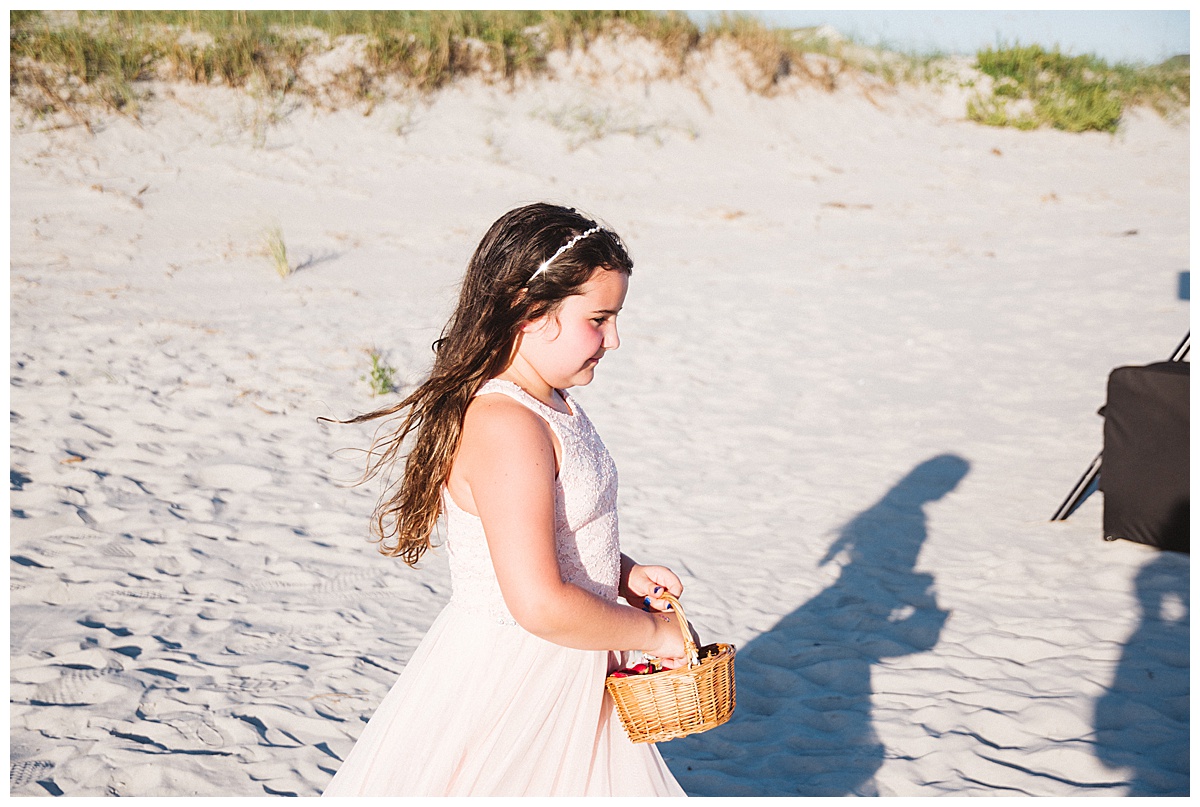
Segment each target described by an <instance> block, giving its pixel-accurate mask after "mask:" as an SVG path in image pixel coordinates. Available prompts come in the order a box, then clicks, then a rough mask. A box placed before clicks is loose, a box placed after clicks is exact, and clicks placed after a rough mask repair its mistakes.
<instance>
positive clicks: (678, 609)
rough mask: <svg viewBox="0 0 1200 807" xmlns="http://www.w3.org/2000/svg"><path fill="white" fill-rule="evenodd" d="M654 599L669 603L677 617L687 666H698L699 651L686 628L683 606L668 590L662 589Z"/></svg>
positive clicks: (686, 622)
mask: <svg viewBox="0 0 1200 807" xmlns="http://www.w3.org/2000/svg"><path fill="white" fill-rule="evenodd" d="M656 599H660V600H666V601H667V602H669V603H671V609H672V610H673V611H674V612H675V614H676V616H678V617H679V619H678V620H677V623H676V624H677V625H678V626H679V630H680V632H681V633H682V634H683V652H684V655H685V656H686V657H687V663H688V668H689V669H690V668H692V667H696V666H698V665H699V664H700V651H699V650H698V649H697V648H696V643H695V642H693V641H692V632H691V631H690V630H689V629H688V621H687V617H686V616H685V615H684V613H683V606H682V605H680V604H679V600H677V599H675V595H674V594H672V593H671V592H669V591H664V592H663V593H662V594H659V595H657V596H656Z"/></svg>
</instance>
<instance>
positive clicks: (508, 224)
mask: <svg viewBox="0 0 1200 807" xmlns="http://www.w3.org/2000/svg"><path fill="white" fill-rule="evenodd" d="M596 226H597V225H596V223H595V222H594V221H592V220H590V219H588V218H586V217H584V216H582V215H580V214H579V213H577V212H576V211H575V210H572V209H571V208H566V207H559V206H557V205H550V204H545V203H538V204H531V205H526V206H525V207H519V208H517V209H516V210H510V211H509V212H508V213H505V214H504V215H503V216H501V217H500V218H499V219H497V220H496V222H495V223H494V224H493V225H492V226H491V227H490V228H489V229H488V231H487V233H485V234H484V236H483V240H482V241H480V242H479V246H478V247H477V248H476V249H475V254H474V255H472V256H471V260H470V262H469V263H468V264H467V274H466V277H464V278H463V282H462V288H461V290H460V292H459V297H458V306H457V307H456V308H455V309H454V313H453V315H451V317H450V321H449V322H448V323H446V327H445V328H443V329H442V335H441V338H440V339H438V340H437V341H436V342H434V343H433V350H434V362H433V370H432V371H431V372H430V375H429V378H428V379H427V380H426V381H425V382H424V383H423V384H421V385H420V386H419V387H417V388H416V389H415V390H413V392H411V393H410V394H409V395H408V396H407V397H406V398H405V399H404V400H402V401H400V403H398V404H395V405H393V406H387V407H383V408H382V409H378V410H376V411H374V412H369V413H367V414H365V415H359V416H358V417H355V418H351V419H349V420H344V421H337V422H339V423H362V422H364V421H368V420H376V419H378V418H393V421H392V423H394V424H396V425H395V426H394V428H391V429H390V431H388V430H384V431H385V433H384V434H382V435H380V436H377V437H376V438H375V440H374V441H373V442H372V444H371V447H370V449H369V450H368V452H367V468H366V471H365V472H364V474H363V477H362V479H361V480H359V482H360V483H362V482H366V481H367V480H369V479H372V478H374V477H375V476H377V475H378V474H380V473H384V474H385V479H389V478H390V476H391V473H392V472H393V470H394V468H395V467H396V465H397V464H398V462H399V461H400V459H401V457H402V450H403V447H404V444H405V442H406V441H407V440H408V438H409V437H414V438H415V439H413V440H412V441H411V442H412V450H411V451H410V452H409V453H408V454H407V455H406V457H405V462H404V475H403V477H402V478H401V480H400V482H399V483H398V484H395V483H390V484H388V485H387V486H386V488H385V490H384V493H383V494H382V495H381V496H380V499H379V502H378V504H376V506H375V512H374V514H373V515H372V518H371V532H372V534H373V535H374V536H375V538H376V540H378V541H379V551H380V552H382V553H383V554H385V555H388V556H391V557H399V558H402V559H403V560H404V562H405V563H407V564H408V565H409V566H415V565H416V563H417V561H419V560H420V559H421V556H422V555H423V554H425V552H426V550H428V549H429V548H430V547H431V546H432V542H431V537H432V534H433V530H434V527H435V526H436V524H437V520H438V516H439V515H440V514H441V510H442V499H441V490H442V486H443V485H444V484H445V482H446V479H447V478H448V477H449V475H450V467H451V465H452V464H453V462H454V456H455V454H456V453H457V451H458V444H459V440H460V439H461V438H462V426H463V419H464V418H465V416H466V413H467V406H468V405H469V404H470V403H471V399H472V398H473V397H474V396H475V393H476V392H477V391H478V390H479V388H480V387H481V386H482V385H483V383H484V382H485V381H487V380H488V379H490V378H494V377H496V376H497V375H499V374H500V373H502V372H504V370H505V369H507V368H508V365H509V363H510V362H511V361H512V358H513V351H514V349H515V346H516V339H517V334H518V333H519V331H520V328H521V325H522V324H524V323H526V322H529V321H530V320H534V319H537V318H538V317H540V316H542V315H543V314H546V313H552V312H554V311H555V310H556V309H557V308H558V306H559V304H560V303H561V302H562V301H563V300H564V299H565V298H567V297H570V296H571V295H574V294H579V293H581V291H582V287H583V285H584V284H585V283H587V281H588V279H589V278H590V277H591V276H592V273H593V272H594V271H595V270H596V269H606V270H610V271H616V272H623V273H625V274H627V275H628V274H632V272H633V261H632V260H630V258H629V253H628V252H627V251H626V249H625V245H624V244H623V243H622V242H621V239H620V238H619V237H618V236H617V234H616V233H614V232H612V231H611V230H608V229H601V230H600V231H599V232H596V233H593V234H592V235H589V236H588V237H587V238H583V239H581V240H579V241H578V242H576V243H575V245H574V246H572V247H571V248H570V249H568V250H566V251H565V252H563V253H562V254H561V255H559V256H558V257H557V258H555V259H554V261H553V263H551V264H550V266H549V268H548V269H547V270H546V271H545V272H542V273H541V274H539V275H538V276H537V277H536V278H533V279H532V280H531V277H532V275H533V273H534V272H535V271H536V270H537V268H538V266H539V265H540V264H541V263H542V262H543V261H545V260H547V259H548V258H550V257H551V256H552V255H554V253H555V252H556V251H557V250H558V249H559V247H561V246H563V245H564V244H566V243H567V241H569V240H570V239H571V238H573V237H574V236H576V235H579V234H580V233H583V232H585V231H587V230H589V229H592V228H593V227H596ZM388 425H389V426H390V425H391V424H388Z"/></svg>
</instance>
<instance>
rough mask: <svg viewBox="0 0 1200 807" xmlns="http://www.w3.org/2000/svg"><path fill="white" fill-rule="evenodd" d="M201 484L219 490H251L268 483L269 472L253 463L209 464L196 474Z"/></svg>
mask: <svg viewBox="0 0 1200 807" xmlns="http://www.w3.org/2000/svg"><path fill="white" fill-rule="evenodd" d="M196 477H197V480H198V481H199V482H200V484H201V485H204V486H205V487H210V488H218V489H221V490H253V489H254V488H258V487H262V486H263V485H266V484H268V483H270V481H271V472H270V471H268V470H266V469H265V468H256V467H255V466H253V465H233V464H229V465H210V466H208V467H207V468H201V469H200V471H199V472H198V473H197V474H196Z"/></svg>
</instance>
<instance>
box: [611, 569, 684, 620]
mask: <svg viewBox="0 0 1200 807" xmlns="http://www.w3.org/2000/svg"><path fill="white" fill-rule="evenodd" d="M663 591H669V592H671V595H672V596H674V597H675V598H676V599H678V598H679V597H680V596H681V595H682V594H683V583H682V582H681V581H680V579H679V577H678V575H676V574H675V572H673V571H671V570H670V569H668V568H667V567H666V566H641V565H638V564H636V563H634V564H632V565H631V566H630V568H629V573H628V575H626V577H625V586H624V590H623V591H622V592H621V594H622V595H623V596H624V597H625V600H626V601H627V602H628V603H629V604H630V605H632V606H633V607H634V608H641V609H642V610H643V611H651V610H653V611H667V610H670V608H671V604H670V603H669V602H667V601H666V600H664V599H661V598H660V597H658V596H656V595H658V594H661V593H662V592H663Z"/></svg>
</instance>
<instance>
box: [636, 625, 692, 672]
mask: <svg viewBox="0 0 1200 807" xmlns="http://www.w3.org/2000/svg"><path fill="white" fill-rule="evenodd" d="M653 618H654V644H655V646H654V647H647V648H646V649H645V653H646V654H647V655H650V656H654V657H656V658H657V659H658V660H659V661H660V662H661V663H662V666H663V669H665V670H673V669H675V668H676V667H682V666H684V665H685V664H687V657H686V655H685V653H686V648H685V646H684V643H683V634H682V633H680V632H679V625H678V622H677V620H678V619H679V615H678V614H661V613H655V614H653ZM688 628H689V630H690V629H691V625H688ZM693 635H694V634H693Z"/></svg>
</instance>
